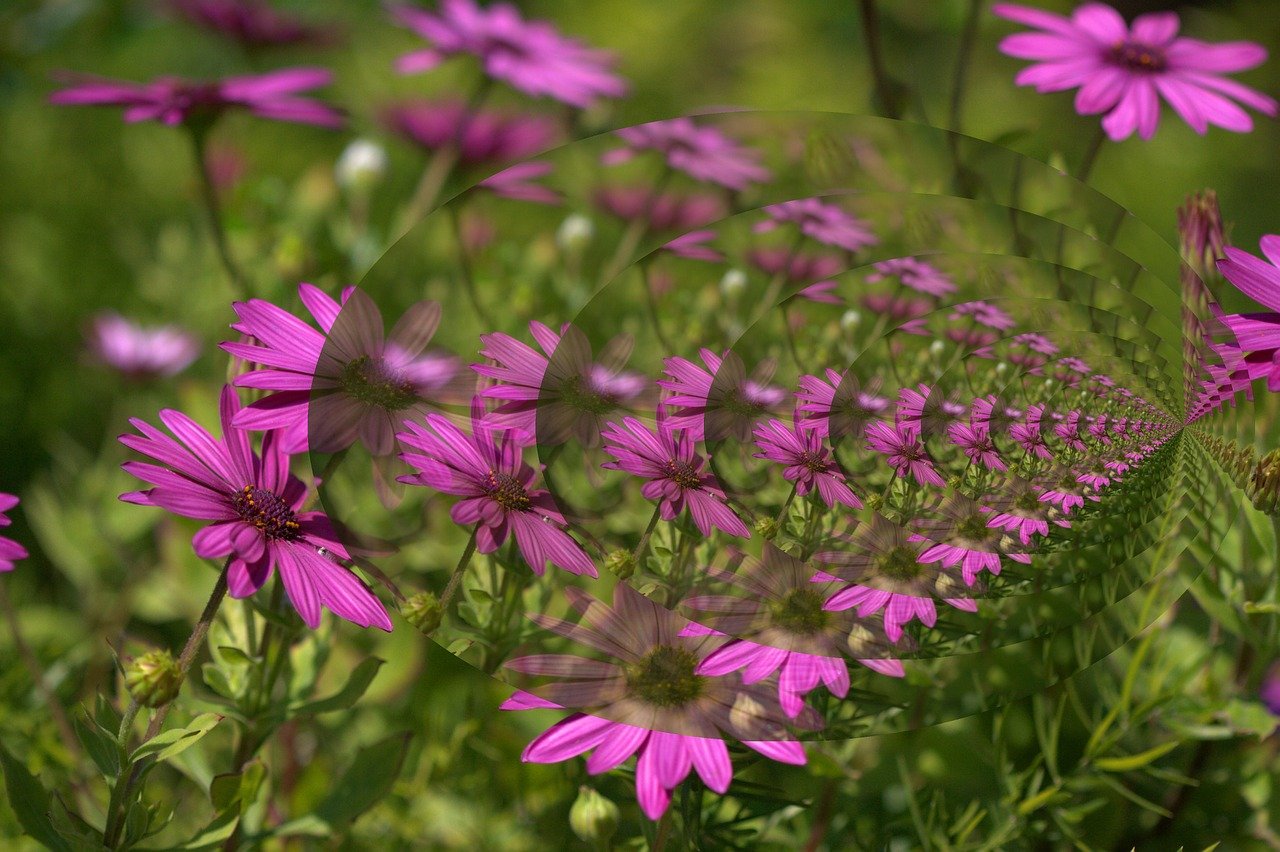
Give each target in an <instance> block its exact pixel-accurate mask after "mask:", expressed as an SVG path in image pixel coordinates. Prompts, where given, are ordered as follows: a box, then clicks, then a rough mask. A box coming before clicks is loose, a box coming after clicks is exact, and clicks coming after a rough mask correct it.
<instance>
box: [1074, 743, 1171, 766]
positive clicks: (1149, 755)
mask: <svg viewBox="0 0 1280 852" xmlns="http://www.w3.org/2000/svg"><path fill="white" fill-rule="evenodd" d="M1181 744H1182V743H1180V742H1179V741H1178V740H1170V741H1169V742H1167V743H1161V744H1160V745H1158V746H1156V747H1155V748H1149V749H1147V750H1146V751H1143V752H1139V753H1138V754H1131V755H1127V756H1125V757H1100V758H1098V759H1097V760H1095V761H1094V762H1093V763H1094V765H1095V766H1097V767H1098V768H1099V769H1102V770H1105V771H1107V772H1131V771H1133V770H1134V769H1141V768H1142V767H1144V766H1146V765H1147V764H1148V763H1151V762H1153V761H1155V760H1158V759H1160V758H1161V757H1164V756H1165V755H1166V754H1168V753H1169V752H1171V751H1173V750H1174V749H1175V748H1177V747H1178V746H1180V745H1181Z"/></svg>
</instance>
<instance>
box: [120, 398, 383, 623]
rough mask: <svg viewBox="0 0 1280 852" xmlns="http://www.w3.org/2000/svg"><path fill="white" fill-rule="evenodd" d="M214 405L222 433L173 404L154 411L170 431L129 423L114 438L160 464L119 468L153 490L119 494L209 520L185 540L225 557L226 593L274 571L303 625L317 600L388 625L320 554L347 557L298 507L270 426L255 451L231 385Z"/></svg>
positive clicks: (324, 526) (357, 585)
mask: <svg viewBox="0 0 1280 852" xmlns="http://www.w3.org/2000/svg"><path fill="white" fill-rule="evenodd" d="M219 411H220V415H221V419H222V438H221V439H217V438H214V437H213V436H212V435H210V434H209V433H208V431H206V430H205V429H204V428H203V427H202V426H200V425H199V424H197V423H196V422H195V421H193V420H192V419H191V418H189V417H187V416H186V415H185V414H183V413H182V412H180V411H173V410H169V409H166V410H164V411H161V412H160V422H162V423H163V424H164V425H165V426H166V427H168V429H169V431H170V432H172V433H173V435H174V437H170V436H169V435H166V434H165V433H164V432H162V431H161V430H159V429H157V428H155V427H154V426H151V425H150V424H148V423H146V422H145V421H142V420H138V419H133V420H130V421H129V422H130V424H132V426H133V427H134V428H135V429H137V430H138V432H139V433H140V434H137V435H121V436H120V443H122V444H124V445H125V446H126V447H128V448H129V449H131V450H134V451H135V452H138V453H141V454H142V455H144V456H147V457H149V458H151V459H154V460H155V461H158V462H160V463H161V464H160V465H156V464H151V463H150V462H139V461H129V462H125V463H124V464H123V465H121V467H123V468H124V470H125V471H126V472H128V473H129V474H131V475H133V476H136V477H137V478H138V479H141V480H142V481H143V482H147V483H150V484H151V486H152V487H151V488H150V489H147V490H145V491H131V492H128V493H126V494H121V495H120V499H121V500H123V501H124V502H126V503H136V504H138V505H142V506H156V507H159V508H161V509H165V510H167V511H170V512H172V513H174V514H175V515H181V516H183V517H186V518H198V519H200V520H203V521H210V522H211V523H210V525H209V526H207V527H205V528H204V529H202V530H200V532H198V533H196V535H195V538H194V539H192V542H191V543H192V545H193V546H194V548H195V551H196V554H197V555H198V556H200V557H202V558H205V559H220V558H223V557H230V563H229V564H228V567H227V590H228V591H229V592H230V593H231V596H232V597H236V598H243V597H247V596H249V595H251V594H253V593H254V592H256V591H257V590H258V589H260V588H262V585H263V584H264V583H265V582H266V581H267V578H268V577H269V576H270V575H271V571H272V569H273V568H275V569H278V570H279V571H280V578H281V579H282V580H283V581H284V590H285V593H286V594H287V595H288V596H289V601H290V602H291V603H292V604H293V607H294V609H296V610H297V611H298V614H299V615H300V616H302V620H303V621H304V622H306V623H307V626H309V627H312V628H315V627H318V626H319V625H320V609H321V607H324V608H326V609H329V610H331V611H332V612H333V613H334V614H336V615H338V616H340V617H341V618H345V619H346V620H347V621H350V622H352V623H353V624H358V625H360V626H361V627H379V628H381V629H383V630H387V631H390V630H391V619H390V618H388V617H387V612H386V610H385V609H383V606H382V603H381V602H380V601H379V600H378V598H377V596H376V595H374V594H373V592H371V591H369V590H368V589H367V588H366V587H365V585H364V584H363V583H361V582H360V580H358V579H357V578H356V576H355V575H354V574H352V573H351V572H350V571H348V570H347V569H346V568H344V567H343V566H341V565H339V564H337V563H336V562H334V561H332V560H330V559H328V558H326V557H325V556H324V555H323V553H324V552H325V551H328V552H331V553H333V554H334V555H335V556H337V557H339V558H340V559H344V560H345V559H348V558H349V557H348V555H347V551H346V548H345V547H343V545H342V542H340V541H338V539H337V536H336V535H335V533H334V529H333V525H332V524H331V523H330V521H329V518H328V517H327V516H326V515H325V514H324V513H323V512H302V511H300V509H301V508H302V504H303V502H304V501H305V500H306V497H307V489H306V486H305V485H303V484H302V480H300V479H298V478H297V477H296V476H293V475H292V474H291V473H289V454H288V453H286V452H285V451H284V448H283V446H282V445H281V443H280V441H279V440H278V439H279V437H280V435H279V433H278V432H268V433H267V435H266V437H265V438H264V439H263V442H262V453H261V455H259V454H258V453H255V452H254V451H253V448H252V447H251V446H250V444H249V436H248V434H247V433H246V432H245V431H244V430H242V429H238V428H236V426H235V425H234V420H235V416H236V414H237V413H239V411H240V401H239V400H238V399H237V398H236V394H235V391H234V390H232V389H231V387H230V386H227V387H224V388H223V389H222V398H221V405H220V407H219Z"/></svg>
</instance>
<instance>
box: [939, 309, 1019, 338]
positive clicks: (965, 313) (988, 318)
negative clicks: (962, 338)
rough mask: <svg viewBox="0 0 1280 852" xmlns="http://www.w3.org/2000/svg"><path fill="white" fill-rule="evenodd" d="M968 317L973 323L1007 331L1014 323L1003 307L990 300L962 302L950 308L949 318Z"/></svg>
mask: <svg viewBox="0 0 1280 852" xmlns="http://www.w3.org/2000/svg"><path fill="white" fill-rule="evenodd" d="M965 317H968V318H969V319H970V320H972V321H973V322H974V323H975V324H977V325H981V326H986V327H987V328H993V329H995V330H996V331H1007V330H1008V329H1011V328H1013V327H1014V325H1016V324H1017V323H1016V322H1015V321H1014V319H1013V317H1011V316H1009V314H1008V313H1006V312H1005V311H1004V309H1002V308H999V307H997V306H995V305H993V304H991V303H990V302H964V303H962V304H959V305H956V306H955V307H954V308H952V313H951V315H950V319H953V320H955V319H962V318H965Z"/></svg>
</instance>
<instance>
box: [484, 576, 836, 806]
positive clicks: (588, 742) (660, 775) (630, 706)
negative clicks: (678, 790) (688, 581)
mask: <svg viewBox="0 0 1280 852" xmlns="http://www.w3.org/2000/svg"><path fill="white" fill-rule="evenodd" d="M565 595H566V597H568V599H569V603H570V605H571V606H572V607H573V609H574V610H576V611H577V612H578V613H579V615H580V619H579V621H578V623H576V624H575V623H573V622H569V621H563V620H561V619H557V618H552V617H550V616H544V615H531V616H530V618H531V619H533V620H534V621H535V622H536V623H537V624H538V625H539V626H541V627H543V628H545V629H547V630H550V631H553V632H555V633H557V634H559V635H561V636H564V637H565V638H567V639H570V640H573V641H574V642H577V643H579V644H581V645H583V646H586V647H588V648H591V649H594V650H595V651H597V652H599V653H601V654H603V655H604V656H605V657H606V659H603V660H602V659H593V658H588V657H581V656H576V655H570V654H536V655H533V656H527V657H518V658H516V659H514V660H510V661H509V662H508V663H507V664H506V665H507V668H510V669H513V670H515V671H518V672H523V673H524V674H528V675H534V676H542V675H548V676H551V677H554V678H556V680H554V681H552V682H550V683H546V684H543V685H541V686H538V687H535V688H533V690H532V693H530V692H518V693H516V694H515V695H514V696H512V698H511V699H509V700H508V701H506V702H505V703H504V704H503V705H502V706H503V709H505V710H527V709H533V708H535V707H542V708H569V709H574V710H579V711H581V712H577V713H574V714H573V715H571V716H569V717H567V718H565V719H563V720H561V721H560V722H557V723H556V724H555V725H553V726H551V727H550V728H548V729H547V730H546V731H544V732H543V733H542V734H540V735H539V736H538V737H537V738H535V739H534V740H533V741H532V742H531V743H529V745H528V747H527V748H525V750H524V753H523V754H522V755H521V759H522V760H524V761H525V762H531V763H559V762H560V761H562V760H569V759H570V758H574V757H577V756H579V755H581V754H585V753H586V752H588V751H592V754H591V756H590V757H589V758H588V759H587V771H588V772H589V773H591V774H593V775H595V774H598V773H601V772H608V771H609V770H611V769H614V768H616V767H617V766H620V765H621V764H622V763H624V762H625V761H626V760H628V759H629V758H630V757H631V756H632V755H637V754H638V755H639V757H638V760H637V761H636V798H637V800H638V801H639V802H640V808H641V810H643V811H644V813H645V816H647V817H649V819H655V820H656V819H658V818H659V817H660V816H662V814H663V813H664V812H665V811H666V809H667V806H668V804H669V803H670V801H671V790H672V789H674V788H675V787H677V786H678V785H679V784H680V782H681V781H683V780H684V779H685V777H686V776H687V775H688V774H689V772H690V771H696V772H697V773H698V776H699V777H700V778H701V779H702V780H703V782H704V783H705V784H706V785H707V787H709V788H710V789H711V790H714V791H715V792H717V793H724V792H725V791H726V790H728V788H729V784H730V783H731V781H732V780H733V765H732V763H731V762H730V759H729V748H728V743H727V742H726V739H728V740H731V741H739V742H742V743H743V744H744V745H746V746H748V747H749V748H751V749H753V750H754V751H757V752H759V753H760V754H762V755H764V756H765V757H768V758H771V759H773V760H777V761H781V762H783V763H790V764H795V765H802V764H804V763H805V761H806V758H805V753H804V747H803V746H802V745H801V744H800V743H798V742H796V741H795V739H794V738H793V737H792V735H791V734H790V733H789V732H788V730H787V728H786V726H785V724H784V720H785V718H786V717H785V716H784V714H783V711H782V708H781V706H779V704H778V700H777V698H776V697H775V696H774V692H775V690H774V689H773V688H772V684H766V683H752V684H747V683H743V682H742V680H741V679H740V678H738V677H737V676H721V677H713V676H709V675H704V674H700V673H699V672H698V666H699V665H700V664H701V663H702V662H703V661H704V660H705V659H706V658H707V656H708V655H709V654H710V653H711V652H712V651H714V650H715V649H716V648H717V647H719V646H720V645H721V644H723V643H724V640H723V639H722V638H720V637H717V636H687V635H683V629H684V628H685V627H687V626H688V624H689V622H688V621H687V620H686V619H684V618H681V617H680V616H678V615H676V614H675V613H673V612H671V611H670V610H667V609H664V608H662V607H660V606H658V605H657V604H655V603H653V602H652V601H650V600H649V599H648V598H645V597H644V596H643V595H641V594H639V593H638V592H635V591H633V590H632V589H631V588H630V587H628V586H627V585H626V584H625V583H619V584H618V585H617V586H616V587H614V592H613V606H612V607H610V606H608V605H606V604H605V603H603V602H602V601H599V600H596V599H595V598H593V597H591V596H590V595H588V594H586V593H585V592H582V591H579V590H578V589H575V588H572V587H569V588H566V589H565ZM818 721H819V720H818V719H817V718H816V715H815V714H812V713H809V714H804V715H803V716H801V718H800V722H801V724H804V725H808V726H810V727H816V726H817V724H818ZM593 750H594V751H593Z"/></svg>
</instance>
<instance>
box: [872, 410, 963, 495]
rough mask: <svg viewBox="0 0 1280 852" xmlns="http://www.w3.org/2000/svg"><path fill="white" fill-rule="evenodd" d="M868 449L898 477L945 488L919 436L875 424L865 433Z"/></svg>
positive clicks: (892, 426)
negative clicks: (880, 457) (907, 477)
mask: <svg viewBox="0 0 1280 852" xmlns="http://www.w3.org/2000/svg"><path fill="white" fill-rule="evenodd" d="M866 438H867V447H868V449H870V450H872V451H874V452H877V453H882V454H884V455H885V456H886V457H887V458H886V461H888V463H889V466H890V467H892V468H893V469H894V472H895V473H897V475H898V476H902V477H906V476H907V475H908V474H909V475H910V476H911V478H913V479H914V480H915V481H916V482H918V483H920V484H921V485H937V486H942V485H946V481H945V480H944V479H943V478H942V476H941V474H939V473H938V471H937V469H936V468H935V467H934V466H933V459H932V458H930V457H929V451H928V450H926V449H925V447H924V443H923V442H922V441H921V440H920V434H919V433H918V432H915V431H913V430H911V429H908V428H906V427H904V426H902V425H901V424H893V425H890V424H888V423H885V422H884V421H883V420H877V421H876V422H874V423H872V424H871V425H869V426H868V427H867V429H866Z"/></svg>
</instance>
